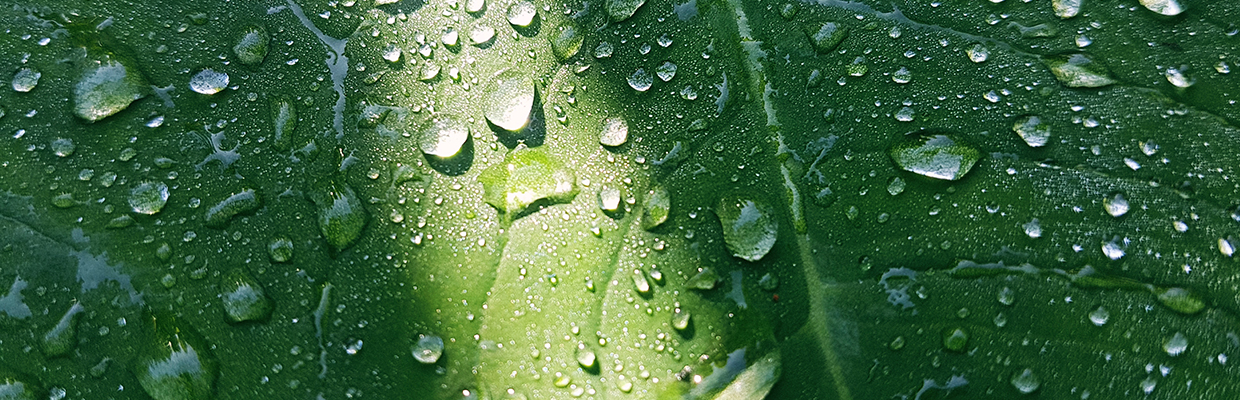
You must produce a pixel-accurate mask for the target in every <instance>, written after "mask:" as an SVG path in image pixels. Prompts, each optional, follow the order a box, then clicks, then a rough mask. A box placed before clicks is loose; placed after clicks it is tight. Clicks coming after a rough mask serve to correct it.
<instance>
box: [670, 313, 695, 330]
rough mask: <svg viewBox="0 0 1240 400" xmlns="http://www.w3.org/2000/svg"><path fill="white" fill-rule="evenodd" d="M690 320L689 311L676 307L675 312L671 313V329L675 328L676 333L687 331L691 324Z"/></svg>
mask: <svg viewBox="0 0 1240 400" xmlns="http://www.w3.org/2000/svg"><path fill="white" fill-rule="evenodd" d="M690 318H691V315H689V311H686V310H684V309H682V308H680V307H676V309H675V311H673V312H672V328H676V330H678V331H683V330H685V329H688V328H689V323H690V322H691V321H690Z"/></svg>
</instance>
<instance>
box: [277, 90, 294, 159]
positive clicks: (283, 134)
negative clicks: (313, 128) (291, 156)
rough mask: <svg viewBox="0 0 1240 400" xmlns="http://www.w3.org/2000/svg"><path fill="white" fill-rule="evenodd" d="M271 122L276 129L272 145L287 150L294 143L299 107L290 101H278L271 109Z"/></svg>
mask: <svg viewBox="0 0 1240 400" xmlns="http://www.w3.org/2000/svg"><path fill="white" fill-rule="evenodd" d="M271 120H272V121H273V122H275V128H276V129H275V139H274V143H272V145H274V146H275V147H276V148H277V149H280V150H287V149H288V148H289V147H290V146H291V144H292V141H293V130H294V129H296V128H297V106H295V105H294V104H293V103H292V102H290V101H289V100H288V99H280V100H277V101H276V102H275V103H274V104H272V107H271Z"/></svg>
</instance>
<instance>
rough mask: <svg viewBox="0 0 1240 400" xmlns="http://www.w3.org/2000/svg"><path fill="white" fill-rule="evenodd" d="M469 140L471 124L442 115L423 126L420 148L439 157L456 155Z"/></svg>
mask: <svg viewBox="0 0 1240 400" xmlns="http://www.w3.org/2000/svg"><path fill="white" fill-rule="evenodd" d="M466 140H469V126H468V125H465V124H464V123H462V122H461V120H460V119H459V118H457V117H455V116H451V115H440V116H438V117H436V118H435V119H434V120H432V121H428V122H427V123H426V126H425V127H423V128H422V132H421V136H420V138H419V139H418V148H420V149H422V152H423V153H425V154H429V155H432V156H435V157H439V158H448V157H452V156H455V155H456V153H458V152H460V151H461V146H464V145H465V141H466Z"/></svg>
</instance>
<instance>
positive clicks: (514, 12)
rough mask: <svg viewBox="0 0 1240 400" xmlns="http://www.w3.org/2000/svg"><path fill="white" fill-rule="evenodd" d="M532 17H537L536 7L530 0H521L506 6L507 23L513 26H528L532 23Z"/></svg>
mask: <svg viewBox="0 0 1240 400" xmlns="http://www.w3.org/2000/svg"><path fill="white" fill-rule="evenodd" d="M534 18H538V9H537V8H536V7H535V6H534V3H532V2H529V1H526V0H522V1H518V2H516V3H515V4H513V5H512V6H510V7H508V23H510V24H512V25H513V26H519V27H522V28H524V27H527V26H530V25H531V24H533V23H534Z"/></svg>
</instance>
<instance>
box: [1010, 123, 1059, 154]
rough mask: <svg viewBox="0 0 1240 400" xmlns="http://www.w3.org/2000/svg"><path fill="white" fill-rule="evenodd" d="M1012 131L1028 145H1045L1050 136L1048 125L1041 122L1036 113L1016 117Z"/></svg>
mask: <svg viewBox="0 0 1240 400" xmlns="http://www.w3.org/2000/svg"><path fill="white" fill-rule="evenodd" d="M1012 131H1013V132H1016V134H1017V135H1019V136H1020V138H1021V139H1023V140H1024V141H1025V144H1027V145H1029V147H1042V146H1045V145H1046V142H1047V141H1049V140H1050V138H1051V127H1050V125H1048V124H1046V123H1044V122H1042V118H1039V117H1038V116H1036V115H1029V116H1024V117H1020V118H1017V119H1016V123H1015V124H1013V125H1012Z"/></svg>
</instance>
